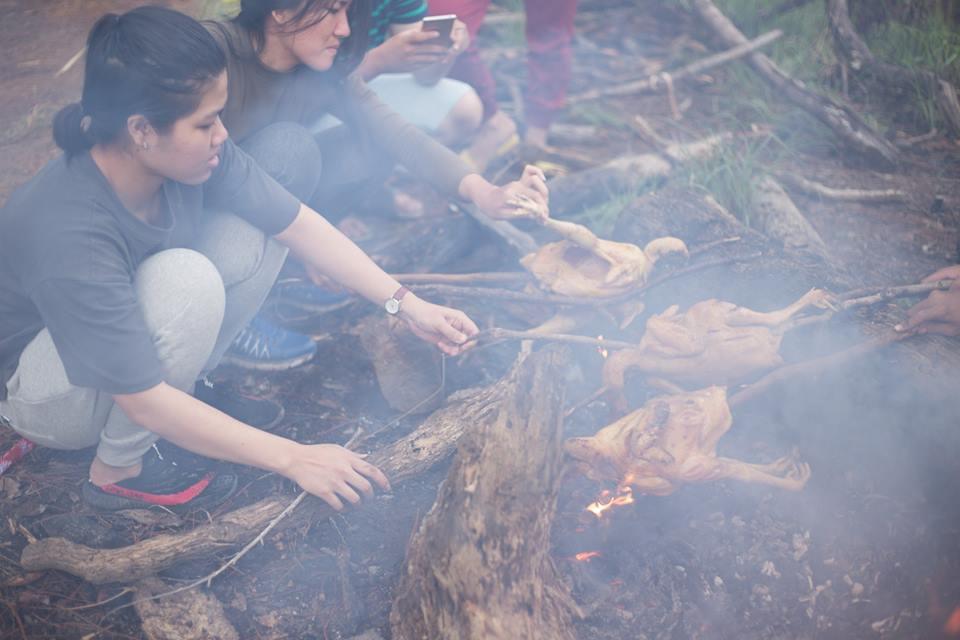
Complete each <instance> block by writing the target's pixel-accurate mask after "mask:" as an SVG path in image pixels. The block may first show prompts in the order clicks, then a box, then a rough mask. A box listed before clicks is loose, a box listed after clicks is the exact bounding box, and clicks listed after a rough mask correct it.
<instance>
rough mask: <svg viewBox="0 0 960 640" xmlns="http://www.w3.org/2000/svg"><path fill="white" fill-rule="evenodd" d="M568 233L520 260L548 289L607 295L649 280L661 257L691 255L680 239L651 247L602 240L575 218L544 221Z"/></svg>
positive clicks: (659, 240)
mask: <svg viewBox="0 0 960 640" xmlns="http://www.w3.org/2000/svg"><path fill="white" fill-rule="evenodd" d="M544 224H545V226H548V227H549V228H551V229H554V230H557V231H558V232H561V233H562V235H563V236H564V237H565V238H566V239H565V240H561V241H559V242H551V243H550V244H546V245H544V246H542V247H540V249H539V250H538V251H537V252H536V253H531V254H529V255H527V256H524V257H523V259H521V260H520V263H521V264H522V265H523V266H524V268H525V269H527V271H529V272H530V273H532V274H533V276H534V277H535V278H536V279H537V281H538V282H539V283H540V284H541V285H542V286H543V287H545V288H548V289H550V290H551V291H553V292H555V293H559V294H562V295H568V296H580V297H590V298H608V297H612V296H616V295H619V294H622V293H626V292H627V291H629V290H630V289H632V288H634V287H636V286H638V285H641V284H643V283H644V282H646V280H647V277H648V276H649V274H650V270H651V269H652V268H653V265H654V264H655V263H656V261H657V260H658V259H659V258H660V257H661V256H663V255H665V254H668V253H682V254H684V255H686V253H687V247H686V245H685V244H684V243H683V241H682V240H680V239H678V238H669V237H668V238H657V239H656V240H652V241H651V242H650V243H649V244H647V246H646V247H644V248H643V249H641V248H640V247H638V246H636V245H633V244H628V243H625V242H613V241H612V240H601V239H600V238H598V237H597V236H595V235H594V234H593V232H591V231H590V230H589V229H587V228H586V227H584V226H582V225H579V224H574V223H572V222H561V221H559V220H548V221H547V222H546V223H544Z"/></svg>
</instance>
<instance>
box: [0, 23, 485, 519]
mask: <svg viewBox="0 0 960 640" xmlns="http://www.w3.org/2000/svg"><path fill="white" fill-rule="evenodd" d="M226 66H227V65H226V59H225V57H224V54H223V52H222V50H221V49H220V48H219V46H218V45H217V43H216V42H215V40H214V39H213V38H212V37H211V36H210V34H209V33H208V32H207V31H206V30H205V29H204V28H203V27H202V26H201V25H200V24H199V23H197V22H195V21H194V20H193V19H191V18H189V17H187V16H185V15H183V14H180V13H177V12H175V11H171V10H168V9H162V8H158V7H142V8H139V9H134V10H133V11H130V12H128V13H125V14H123V15H114V14H110V15H106V16H104V17H103V18H101V19H100V20H99V21H98V22H97V23H96V25H95V26H94V27H93V29H92V30H91V32H90V35H89V38H88V41H87V59H86V69H85V74H84V85H83V94H82V99H81V101H80V102H79V103H76V104H73V105H70V106H68V107H66V108H64V109H63V110H62V111H61V112H60V113H59V114H58V115H57V118H56V121H55V124H54V137H55V139H56V142H57V144H58V145H59V146H60V147H61V148H62V149H63V150H64V152H65V153H64V155H63V156H61V157H59V158H57V159H55V160H53V161H51V162H50V163H49V164H47V166H46V167H44V168H43V169H42V170H41V171H40V173H39V174H38V175H37V176H35V177H34V178H33V179H32V180H30V181H29V182H28V183H27V184H26V185H24V186H22V187H21V188H19V189H18V190H17V191H15V192H14V194H13V195H12V196H11V197H10V199H9V201H8V202H7V204H6V206H5V207H4V208H3V209H2V210H0V414H3V416H5V417H6V418H7V420H8V421H9V422H10V423H11V424H12V426H13V428H14V429H15V430H16V431H17V432H19V433H20V434H21V435H22V436H24V437H26V438H28V439H30V440H32V441H34V442H36V443H38V444H40V445H42V446H49V447H53V448H60V449H79V448H84V447H89V446H93V445H96V446H97V452H96V456H95V457H94V459H93V462H92V463H91V465H90V470H89V479H88V481H87V482H86V483H85V484H84V487H83V491H82V493H83V497H84V499H85V501H86V502H87V503H88V504H90V505H91V506H93V507H95V508H102V509H121V508H131V507H138V506H149V505H164V506H168V507H169V506H181V505H197V506H204V507H207V508H209V507H211V506H212V505H214V504H217V503H218V502H221V501H222V500H224V499H225V498H226V497H227V496H229V495H230V493H231V492H232V491H233V489H234V487H235V485H236V478H235V477H234V476H233V475H231V474H229V473H220V474H213V473H211V472H204V470H192V471H188V470H185V469H184V468H182V467H181V466H176V465H172V464H170V463H169V462H168V461H166V460H163V459H162V458H160V457H159V456H158V455H157V452H156V448H155V447H152V445H153V444H154V442H155V441H156V440H157V439H158V438H164V439H166V440H169V441H171V442H173V443H174V444H176V445H178V446H180V447H183V448H185V449H187V450H189V451H192V452H195V453H197V454H200V455H202V456H206V457H209V458H215V459H220V460H226V461H230V462H234V463H239V464H245V465H250V466H254V467H258V468H260V469H265V470H269V471H274V472H276V473H280V474H282V475H284V476H286V477H287V478H290V479H291V480H293V481H295V482H297V483H298V484H299V485H300V486H301V487H302V488H303V489H304V490H306V491H308V492H310V493H313V494H315V495H317V496H319V497H321V498H322V499H324V500H325V501H327V502H328V503H329V504H330V505H331V506H333V507H334V508H337V509H339V508H341V507H342V506H343V502H344V501H348V502H357V501H358V500H359V499H360V496H361V495H370V494H371V493H372V491H373V486H374V485H378V486H380V487H381V488H383V489H387V488H388V487H389V485H388V481H387V479H386V478H385V477H384V475H383V473H381V472H380V470H378V469H377V468H376V467H374V466H373V465H371V464H369V463H367V462H365V461H364V460H363V459H362V458H361V457H360V456H358V455H356V454H354V453H352V452H350V451H348V450H346V449H344V448H342V447H339V446H336V445H324V444H321V445H303V444H299V443H297V442H294V441H292V440H288V439H286V438H282V437H279V436H276V435H273V434H270V433H268V432H265V431H263V430H260V429H256V428H254V427H252V426H250V425H249V424H247V423H245V422H244V421H242V420H239V419H237V418H236V417H231V416H230V415H227V414H226V413H224V412H221V411H219V410H218V409H217V408H215V407H213V406H210V405H209V404H206V403H204V402H202V401H200V400H198V399H196V398H195V397H193V396H191V390H192V389H193V388H194V383H195V381H196V380H197V379H198V378H200V377H201V376H202V375H203V373H204V372H205V371H208V370H210V369H212V368H213V367H215V366H216V365H217V363H218V362H219V360H220V358H221V356H222V355H223V353H224V351H225V350H226V348H227V346H228V345H229V344H230V343H231V341H232V340H233V339H234V336H235V335H236V334H237V332H239V331H240V329H241V328H242V327H243V326H244V325H245V324H246V323H247V322H249V320H250V318H251V317H252V316H253V314H254V313H256V311H257V310H258V308H259V306H260V304H261V303H262V302H263V300H264V298H265V297H266V295H267V293H268V291H269V290H270V287H271V286H272V284H273V282H274V279H275V277H276V275H277V273H278V271H279V269H280V266H281V264H282V262H283V260H284V258H285V257H286V254H287V251H288V250H289V251H290V252H292V253H293V254H295V255H296V256H297V257H298V258H299V259H300V260H302V261H304V262H305V263H306V264H308V265H310V266H311V267H312V268H314V269H316V270H317V271H318V272H321V273H324V274H325V275H327V276H328V277H330V278H331V279H332V280H334V281H336V282H339V283H341V284H342V285H344V286H346V287H349V288H350V289H352V290H354V291H356V292H357V293H358V294H359V295H361V296H363V297H365V298H367V299H369V300H371V301H372V302H374V303H376V304H378V305H381V306H384V307H386V310H387V312H390V313H394V314H396V315H399V316H400V317H401V318H403V319H405V320H406V322H407V324H408V325H409V326H410V328H411V329H412V330H413V331H414V332H415V333H416V334H417V335H418V336H420V337H421V338H423V339H425V340H428V341H430V342H432V343H435V344H436V345H437V346H438V347H439V348H440V349H442V350H443V351H444V352H445V353H448V354H457V353H459V352H460V351H461V350H462V349H463V346H462V345H464V344H465V343H466V341H467V340H468V339H469V337H470V336H472V335H474V334H476V332H477V329H476V326H475V325H474V324H473V322H472V321H471V320H470V319H469V318H468V317H467V316H466V315H464V314H463V313H462V312H460V311H457V310H455V309H450V308H446V307H441V306H437V305H433V304H430V303H428V302H426V301H424V300H421V299H419V298H418V297H417V296H415V295H413V294H412V293H409V292H407V291H406V290H405V289H404V288H402V287H401V286H400V284H399V283H398V282H396V281H395V280H394V279H393V278H391V277H390V276H388V275H387V274H386V273H384V272H383V271H382V270H381V269H380V268H379V267H377V266H376V265H375V264H374V263H373V262H372V261H371V260H370V259H369V258H368V257H367V256H366V255H365V254H364V253H363V252H362V251H361V250H360V249H359V248H358V247H357V246H356V245H354V244H353V243H352V242H351V241H350V240H349V239H347V238H346V237H345V236H344V235H343V234H341V233H340V232H339V231H338V230H337V229H336V228H335V227H334V226H333V225H331V224H330V223H329V222H327V221H326V220H325V219H324V218H323V217H321V216H320V215H319V214H317V213H316V212H315V211H313V210H312V209H310V208H309V207H308V206H306V205H304V204H302V203H301V202H300V201H298V199H297V198H295V197H294V196H292V195H291V194H290V193H288V192H287V191H286V190H285V189H283V188H282V187H281V186H280V185H279V184H277V182H276V181H274V180H273V179H272V178H270V177H269V176H268V175H267V174H266V173H265V172H264V171H263V170H262V169H261V168H260V167H259V166H258V165H257V164H256V163H255V162H254V161H252V160H251V159H250V157H249V156H248V155H247V154H246V153H244V152H243V151H241V150H240V149H238V148H237V147H236V146H235V145H234V144H233V143H232V142H231V141H230V140H229V139H228V137H227V131H226V129H224V126H223V124H222V122H221V120H220V114H221V112H222V111H223V108H224V105H225V104H226V101H227V87H228V79H227V73H226ZM241 417H242V416H241Z"/></svg>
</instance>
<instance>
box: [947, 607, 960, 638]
mask: <svg viewBox="0 0 960 640" xmlns="http://www.w3.org/2000/svg"><path fill="white" fill-rule="evenodd" d="M943 632H944V633H945V634H947V635H948V636H950V637H952V638H957V637H960V607H957V608H956V609H954V610H953V613H951V614H950V617H949V618H947V622H946V624H944V625H943Z"/></svg>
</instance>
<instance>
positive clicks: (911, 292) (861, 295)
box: [838, 280, 955, 309]
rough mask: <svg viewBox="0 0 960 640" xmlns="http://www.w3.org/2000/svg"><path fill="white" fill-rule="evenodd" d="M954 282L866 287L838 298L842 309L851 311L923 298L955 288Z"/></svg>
mask: <svg viewBox="0 0 960 640" xmlns="http://www.w3.org/2000/svg"><path fill="white" fill-rule="evenodd" d="M954 282H955V281H954V280H937V281H936V282H922V283H920V284H907V285H902V286H898V287H866V288H863V289H854V290H852V291H847V292H846V293H842V294H840V295H839V296H838V297H839V298H840V300H841V303H840V307H841V308H842V309H849V308H851V307H862V306H864V305H869V304H876V303H878V302H884V301H886V300H891V299H893V298H901V297H906V296H922V295H924V294H927V293H930V292H931V291H946V290H947V289H949V288H950V287H951V286H953V284H954Z"/></svg>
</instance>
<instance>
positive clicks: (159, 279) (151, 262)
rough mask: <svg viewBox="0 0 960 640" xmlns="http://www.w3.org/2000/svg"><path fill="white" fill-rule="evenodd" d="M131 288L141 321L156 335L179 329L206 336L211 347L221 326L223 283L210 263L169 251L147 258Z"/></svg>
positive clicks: (187, 252) (193, 253) (197, 255)
mask: <svg viewBox="0 0 960 640" xmlns="http://www.w3.org/2000/svg"><path fill="white" fill-rule="evenodd" d="M134 286H135V288H136V291H137V297H138V299H139V301H140V307H141V310H142V312H143V316H144V320H145V321H146V323H147V326H148V328H149V329H150V330H151V332H152V333H153V334H154V335H155V336H156V335H165V334H169V333H170V332H171V331H174V332H175V331H176V330H177V328H178V327H181V328H184V329H185V330H186V331H188V332H190V333H192V334H195V335H197V336H206V337H207V338H209V340H208V341H209V342H210V344H211V345H212V344H213V341H215V340H216V336H217V334H218V333H219V331H220V325H221V324H222V322H223V313H224V304H225V297H226V296H225V293H224V286H223V279H222V278H221V277H220V273H219V271H217V268H216V267H215V266H214V265H213V263H212V262H211V261H210V260H209V259H208V258H207V257H206V256H204V255H203V254H202V253H200V252H198V251H193V250H191V249H168V250H166V251H161V252H159V253H157V254H154V255H152V256H150V257H149V258H147V259H146V260H144V261H143V263H141V265H140V267H139V268H138V269H137V273H136V276H135V278H134Z"/></svg>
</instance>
